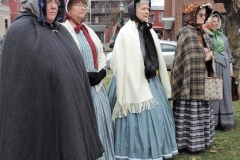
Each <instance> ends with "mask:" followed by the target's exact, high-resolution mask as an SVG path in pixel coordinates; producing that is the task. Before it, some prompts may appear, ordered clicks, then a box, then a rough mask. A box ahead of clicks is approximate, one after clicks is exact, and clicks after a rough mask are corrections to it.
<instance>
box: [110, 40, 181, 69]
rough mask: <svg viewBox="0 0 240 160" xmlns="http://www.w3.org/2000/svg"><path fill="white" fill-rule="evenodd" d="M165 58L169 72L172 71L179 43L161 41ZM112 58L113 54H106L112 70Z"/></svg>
mask: <svg viewBox="0 0 240 160" xmlns="http://www.w3.org/2000/svg"><path fill="white" fill-rule="evenodd" d="M159 43H160V46H161V49H162V54H163V58H164V60H165V63H166V67H167V69H168V70H171V69H172V63H173V58H174V53H175V49H176V46H177V42H175V41H167V40H159ZM111 58H112V52H109V53H107V54H106V61H107V68H108V69H110V62H111Z"/></svg>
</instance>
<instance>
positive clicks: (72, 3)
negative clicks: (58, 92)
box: [62, 0, 114, 160]
mask: <svg viewBox="0 0 240 160" xmlns="http://www.w3.org/2000/svg"><path fill="white" fill-rule="evenodd" d="M87 5H88V0H67V1H66V7H65V8H66V14H65V22H64V23H62V24H63V26H64V27H66V29H67V30H68V31H69V33H70V34H71V36H72V37H73V39H74V41H75V43H74V44H72V45H74V46H77V47H78V49H79V50H80V52H81V55H80V56H81V57H83V60H84V64H85V67H86V71H87V73H88V78H89V81H90V85H91V86H90V90H91V95H92V97H93V103H94V109H95V115H96V119H97V124H98V134H99V136H100V139H101V141H102V144H103V147H104V150H105V152H104V153H103V156H102V157H100V158H98V160H113V159H114V140H113V138H114V137H113V127H112V120H111V109H110V105H109V101H108V96H107V93H106V90H105V87H104V85H103V82H102V80H103V78H104V77H105V76H106V68H105V66H106V58H105V54H104V53H103V46H102V43H101V41H100V39H99V38H98V36H97V35H96V33H95V32H94V31H93V30H92V29H91V28H89V27H88V26H87V25H85V24H83V23H82V22H83V19H84V17H85V15H86V13H87Z"/></svg>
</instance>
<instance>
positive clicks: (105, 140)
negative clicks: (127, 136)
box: [90, 86, 115, 160]
mask: <svg viewBox="0 0 240 160" xmlns="http://www.w3.org/2000/svg"><path fill="white" fill-rule="evenodd" d="M90 89H91V93H92V97H93V103H94V110H95V115H96V119H97V123H98V134H99V137H100V139H101V142H102V145H103V147H104V150H105V151H104V153H103V156H102V157H100V158H98V159H97V160H114V159H115V157H114V141H113V139H114V137H113V126H112V119H111V108H110V106H109V102H108V97H107V93H106V90H105V88H104V86H102V87H101V89H100V90H99V91H98V92H96V89H95V87H94V86H91V87H90Z"/></svg>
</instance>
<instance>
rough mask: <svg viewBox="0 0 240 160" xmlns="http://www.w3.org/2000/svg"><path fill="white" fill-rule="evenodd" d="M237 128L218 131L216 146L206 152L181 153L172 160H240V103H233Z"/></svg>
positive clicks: (215, 139) (215, 140)
mask: <svg viewBox="0 0 240 160" xmlns="http://www.w3.org/2000/svg"><path fill="white" fill-rule="evenodd" d="M233 110H234V120H235V126H234V127H233V128H231V129H227V130H222V131H221V130H216V131H215V137H214V145H213V146H212V147H211V148H210V149H207V150H206V151H205V152H199V153H190V152H187V151H181V152H180V153H179V154H178V155H176V156H174V157H173V158H172V159H170V160H240V101H237V102H233Z"/></svg>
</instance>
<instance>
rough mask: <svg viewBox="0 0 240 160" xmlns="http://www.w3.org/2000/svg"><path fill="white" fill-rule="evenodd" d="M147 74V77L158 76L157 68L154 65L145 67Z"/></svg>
mask: <svg viewBox="0 0 240 160" xmlns="http://www.w3.org/2000/svg"><path fill="white" fill-rule="evenodd" d="M145 76H146V78H147V79H149V78H152V77H155V76H156V68H155V67H154V65H151V66H150V67H148V68H147V67H146V68H145Z"/></svg>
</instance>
